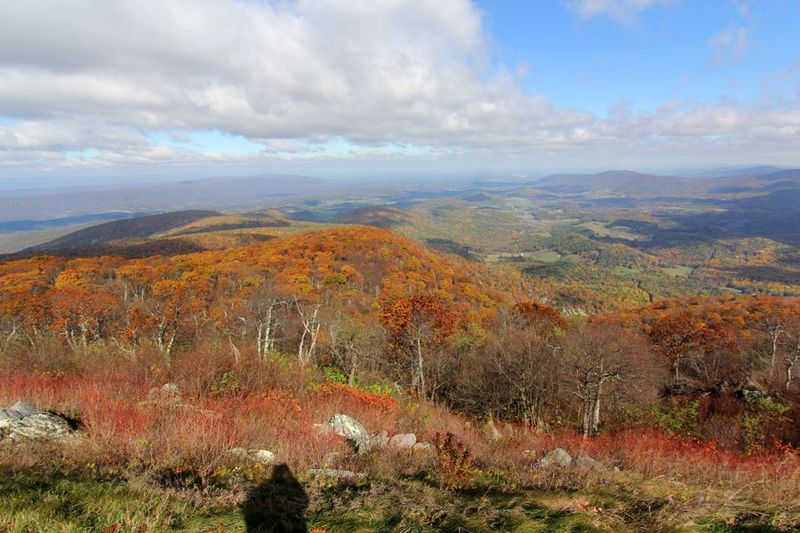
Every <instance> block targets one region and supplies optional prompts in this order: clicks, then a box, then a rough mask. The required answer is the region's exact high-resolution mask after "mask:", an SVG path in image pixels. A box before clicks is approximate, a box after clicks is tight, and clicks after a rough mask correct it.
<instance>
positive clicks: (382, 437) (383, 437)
mask: <svg viewBox="0 0 800 533" xmlns="http://www.w3.org/2000/svg"><path fill="white" fill-rule="evenodd" d="M388 443H389V434H388V433H386V432H385V431H381V432H380V433H376V434H375V435H371V436H369V437H367V439H366V440H363V441H361V442H359V443H358V445H357V446H356V451H358V453H367V452H371V451H372V450H377V449H380V448H385V447H386V445H387V444H388Z"/></svg>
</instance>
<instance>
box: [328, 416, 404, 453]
mask: <svg viewBox="0 0 800 533" xmlns="http://www.w3.org/2000/svg"><path fill="white" fill-rule="evenodd" d="M328 425H329V426H330V427H331V429H332V430H333V431H334V432H335V433H336V434H337V435H341V436H342V437H344V438H346V439H347V440H348V441H350V444H351V445H352V446H353V448H355V450H356V451H357V452H358V453H367V452H370V451H372V450H375V449H377V448H383V447H385V446H386V444H387V443H388V442H389V434H388V433H386V432H385V431H382V432H380V433H377V434H375V435H370V434H369V432H368V431H367V430H366V428H365V427H364V426H363V425H361V422H359V421H358V420H356V419H355V418H353V417H351V416H347V415H343V414H336V415H333V416H332V417H331V419H330V420H329V421H328Z"/></svg>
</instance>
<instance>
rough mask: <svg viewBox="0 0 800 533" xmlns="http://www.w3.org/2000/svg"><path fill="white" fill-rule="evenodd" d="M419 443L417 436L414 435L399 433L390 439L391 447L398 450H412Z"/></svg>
mask: <svg viewBox="0 0 800 533" xmlns="http://www.w3.org/2000/svg"><path fill="white" fill-rule="evenodd" d="M416 443H417V436H416V435H414V434H413V433H398V434H397V435H393V436H392V438H391V439H389V446H390V447H392V448H396V449H398V450H410V449H411V448H413V447H414V445H415V444H416Z"/></svg>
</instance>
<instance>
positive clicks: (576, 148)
mask: <svg viewBox="0 0 800 533" xmlns="http://www.w3.org/2000/svg"><path fill="white" fill-rule="evenodd" d="M664 3H666V2H665V1H664V0H661V1H659V0H615V1H614V0H583V1H574V2H570V3H569V5H570V8H571V9H573V10H574V11H575V13H576V14H577V15H578V16H581V17H592V16H601V15H602V16H609V17H612V18H614V19H616V20H621V21H627V20H630V17H632V16H634V17H635V15H636V13H639V12H641V11H642V10H644V9H647V8H648V7H652V6H654V5H658V4H664ZM745 36H746V35H745ZM488 41H489V38H488V37H487V35H486V32H485V29H484V27H483V22H482V19H481V14H480V12H479V10H478V9H477V8H476V6H475V5H473V4H472V3H471V2H469V1H468V0H415V1H414V2H408V1H404V0H372V1H369V2H365V1H363V0H297V1H284V0H281V1H275V2H272V3H271V2H267V1H265V0H137V1H136V2H131V1H128V0H103V1H101V2H98V1H93V0H25V1H24V2H0V175H2V174H3V173H4V170H3V169H4V168H5V169H8V168H12V167H13V169H14V170H11V171H9V172H21V171H22V169H24V168H26V167H27V168H29V169H31V170H30V172H31V173H34V172H39V171H41V170H43V169H45V170H46V169H56V170H57V169H59V168H68V167H69V168H72V167H75V166H80V167H81V168H85V167H89V166H92V165H95V166H97V167H99V168H106V167H110V166H116V168H118V167H119V166H120V165H132V166H142V165H148V164H152V165H166V164H175V165H203V164H206V163H215V164H222V163H224V164H231V165H237V164H242V165H245V164H247V165H253V166H254V167H257V166H258V165H266V164H269V165H273V164H279V163H280V164H282V162H286V161H291V162H293V164H294V163H295V162H297V161H299V160H301V159H304V158H305V159H306V160H308V161H317V162H318V161H324V162H325V163H326V165H327V164H328V163H330V162H332V161H336V160H337V159H347V160H350V161H353V160H358V158H363V160H366V161H369V162H370V164H373V163H376V162H380V161H381V160H383V161H388V162H389V163H387V164H395V163H397V161H400V160H402V161H404V162H408V161H411V160H412V159H413V158H414V157H419V158H423V157H424V159H425V160H426V161H432V160H439V161H449V162H450V163H454V165H455V166H454V168H456V167H457V165H462V166H463V165H469V164H473V165H474V164H475V161H481V160H484V161H499V160H500V159H502V158H507V159H509V160H513V161H523V160H524V161H540V160H541V161H555V160H561V161H571V160H574V159H576V158H580V159H582V160H583V159H585V160H586V161H591V160H592V158H595V157H596V158H597V159H598V160H600V159H603V160H605V161H606V162H610V161H614V160H615V159H614V158H621V157H625V158H630V157H632V155H631V154H633V153H636V152H635V150H639V151H640V152H639V153H641V154H642V155H641V157H642V158H643V160H647V161H650V160H653V158H654V157H656V155H657V154H656V152H657V150H658V149H659V148H658V147H659V146H662V147H664V148H663V152H661V154H662V156H663V157H664V158H674V157H675V156H676V155H675V152H674V151H672V150H673V149H676V148H681V149H684V150H686V153H685V154H681V156H682V157H684V156H685V157H687V158H688V157H690V156H691V154H696V156H697V157H705V156H706V155H707V154H708V153H709V152H708V150H712V151H713V152H714V153H721V154H724V153H725V149H726V148H725V147H726V146H729V145H730V146H731V147H732V148H731V150H732V151H733V150H740V148H739V147H740V146H741V145H742V144H743V143H747V142H750V143H754V144H759V143H763V144H764V145H765V146H766V143H771V144H770V147H771V148H770V150H772V151H771V152H770V153H779V154H789V153H792V154H796V153H797V150H798V146H797V141H796V139H797V138H798V137H797V128H798V125H800V117H798V109H799V108H800V105H799V104H798V102H797V101H796V100H794V101H789V102H784V107H783V109H764V108H762V107H759V106H758V105H755V104H751V105H749V106H748V105H744V104H742V105H738V106H728V105H723V104H720V105H717V106H711V107H701V106H700V107H699V106H694V107H692V106H690V105H689V106H686V105H684V106H676V107H665V108H664V109H662V110H660V111H658V112H655V113H650V114H638V115H631V114H630V113H627V114H626V113H619V114H612V115H611V116H610V117H608V118H605V119H603V118H599V117H597V116H594V115H592V114H591V113H588V112H583V111H580V110H575V109H569V108H564V107H559V106H556V105H554V104H553V103H551V102H550V101H548V100H547V99H546V98H544V97H542V96H540V95H536V94H531V93H530V92H528V91H526V90H525V89H523V87H522V84H521V82H520V80H519V78H518V77H517V75H516V74H515V73H513V72H507V71H498V70H496V69H493V68H492V67H491V58H490V57H489V54H490V52H489V51H490V50H491V49H492V45H491V43H490V42H488ZM736 42H738V41H737V40H736V38H734V47H733V48H734V50H735V49H736V46H735V43H736ZM4 117H5V118H4ZM766 118H769V120H766ZM208 130H216V131H219V132H221V133H222V134H226V135H229V136H231V138H236V139H238V138H243V139H245V140H247V141H250V142H251V143H253V145H258V146H263V147H264V148H263V150H262V151H258V152H249V153H246V152H237V153H220V152H213V151H212V150H211V149H203V148H199V147H198V146H197V145H196V144H194V143H189V142H187V141H188V140H189V139H190V137H191V134H192V132H197V131H208ZM690 136H694V137H691V142H689V140H688V139H690ZM156 138H164V139H171V140H172V143H168V142H166V143H159V142H157V141H156V140H154V139H156ZM337 143H338V144H337ZM162 144H169V146H163V145H162ZM340 145H344V146H345V147H350V148H352V149H349V148H348V149H340V148H341V146H340ZM707 149H708V150H707ZM736 153H737V154H738V153H739V152H736ZM750 153H752V152H750ZM398 158H399V159H398ZM331 164H332V163H331ZM609 166H616V165H613V163H609ZM376 168H377V167H376Z"/></svg>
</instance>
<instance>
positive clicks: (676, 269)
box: [660, 265, 693, 278]
mask: <svg viewBox="0 0 800 533" xmlns="http://www.w3.org/2000/svg"><path fill="white" fill-rule="evenodd" d="M660 270H661V272H663V273H664V274H667V275H668V276H673V277H676V278H685V277H687V276H688V275H689V274H691V273H692V270H693V269H692V268H691V267H687V266H681V265H677V266H673V267H662V268H661V269H660Z"/></svg>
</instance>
